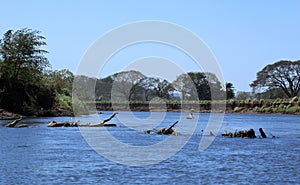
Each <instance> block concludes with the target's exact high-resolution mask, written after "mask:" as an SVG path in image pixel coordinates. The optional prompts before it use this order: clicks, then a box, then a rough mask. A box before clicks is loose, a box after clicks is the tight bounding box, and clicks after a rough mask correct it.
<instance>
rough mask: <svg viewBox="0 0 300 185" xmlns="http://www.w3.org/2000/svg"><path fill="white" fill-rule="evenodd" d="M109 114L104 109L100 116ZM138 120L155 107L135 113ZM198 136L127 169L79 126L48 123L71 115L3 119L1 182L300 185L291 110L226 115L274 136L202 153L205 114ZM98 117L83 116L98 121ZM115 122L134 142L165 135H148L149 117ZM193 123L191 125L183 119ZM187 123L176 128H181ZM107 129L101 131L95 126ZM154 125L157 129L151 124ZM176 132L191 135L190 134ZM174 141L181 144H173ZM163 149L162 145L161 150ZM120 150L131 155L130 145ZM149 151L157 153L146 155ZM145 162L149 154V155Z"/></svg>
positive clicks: (170, 117)
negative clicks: (17, 124) (18, 122)
mask: <svg viewBox="0 0 300 185" xmlns="http://www.w3.org/2000/svg"><path fill="white" fill-rule="evenodd" d="M110 114H111V112H104V114H103V115H100V119H102V118H105V117H107V116H108V115H110ZM135 114H137V116H138V118H139V119H142V118H143V114H145V117H149V113H135ZM199 117H200V120H199V122H198V126H197V128H196V131H195V133H194V135H193V136H192V137H191V139H190V140H189V142H188V143H187V144H186V145H185V147H184V148H183V149H182V150H181V151H179V152H178V153H177V154H176V155H175V156H173V157H171V158H169V159H168V160H165V161H163V162H161V163H159V164H155V165H149V166H144V167H128V166H125V165H120V164H116V163H114V162H111V161H109V160H107V159H105V158H103V157H101V156H100V155H98V154H97V153H96V152H95V151H93V150H92V149H91V148H90V147H89V145H88V144H87V143H86V142H85V140H84V138H83V137H82V136H81V134H80V131H79V129H78V128H71V127H69V128H48V127H47V123H48V122H50V121H52V120H56V121H72V120H74V119H73V118H69V117H63V118H58V117H56V118H34V119H26V120H24V121H23V123H27V124H29V127H28V128H19V129H17V128H6V127H4V126H3V125H4V124H5V123H7V121H0V124H1V126H0V144H1V148H0V159H1V161H0V170H1V173H0V182H1V183H0V184H32V183H33V184H61V183H79V184H87V183H90V184H92V183H98V184H99V183H113V182H115V183H118V184H119V183H126V184H145V183H154V184H163V183H177V184H196V183H197V184H289V183H290V184H297V183H299V182H300V175H299V173H298V172H299V171H300V155H299V154H300V144H299V143H300V116H292V115H248V114H229V115H225V119H224V121H223V125H222V129H221V130H220V132H219V133H218V134H221V133H222V132H223V131H224V130H227V131H231V132H234V131H235V129H238V130H243V129H249V128H253V129H254V130H255V131H256V134H257V135H258V134H259V132H258V128H260V127H262V128H264V130H265V132H266V134H267V136H269V137H270V136H271V135H275V136H277V137H278V138H275V139H271V138H267V139H242V138H222V137H220V136H217V137H216V139H215V140H214V142H213V144H212V145H210V147H209V148H208V149H206V150H205V151H202V152H199V151H198V145H199V141H200V140H201V137H202V136H201V130H202V129H204V128H205V126H206V123H207V120H208V117H209V114H200V116H199ZM95 118H97V116H96V115H94V116H83V117H81V118H80V119H81V122H82V123H92V122H94V121H95ZM178 118H179V113H167V114H166V118H165V119H164V120H163V121H162V123H161V124H159V125H158V126H157V127H162V126H169V125H171V124H172V123H173V122H174V120H176V119H178ZM112 122H113V123H117V124H118V125H120V126H119V127H116V128H109V131H110V132H111V133H112V135H113V136H114V137H116V138H118V139H120V140H121V141H123V142H127V143H129V144H132V145H151V144H154V143H157V142H159V141H162V140H163V139H164V138H165V137H167V136H160V135H145V134H144V133H143V132H142V131H141V130H142V128H145V123H143V124H141V125H140V126H139V125H137V126H136V127H138V128H137V129H135V128H127V127H126V125H122V124H120V123H119V120H118V119H117V118H114V119H113V120H112ZM185 124H187V123H185ZM181 127H184V125H183V124H181V125H178V126H177V127H176V129H177V130H178V131H180V130H181ZM97 129H99V131H100V132H101V129H105V128H97ZM149 129H152V128H149ZM178 137H186V136H185V135H182V136H178ZM175 144H176V143H175ZM158 151H159V149H158ZM120 155H124V156H126V155H127V154H126V151H122V152H121V153H120ZM148 155H159V152H158V153H155V154H148ZM145 160H146V157H145Z"/></svg>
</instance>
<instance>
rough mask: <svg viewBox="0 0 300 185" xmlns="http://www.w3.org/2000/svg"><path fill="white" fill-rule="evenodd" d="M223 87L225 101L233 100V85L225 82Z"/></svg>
mask: <svg viewBox="0 0 300 185" xmlns="http://www.w3.org/2000/svg"><path fill="white" fill-rule="evenodd" d="M225 86H226V99H227V100H228V99H232V98H234V96H235V94H234V87H233V84H232V83H231V82H227V83H226V84H225Z"/></svg>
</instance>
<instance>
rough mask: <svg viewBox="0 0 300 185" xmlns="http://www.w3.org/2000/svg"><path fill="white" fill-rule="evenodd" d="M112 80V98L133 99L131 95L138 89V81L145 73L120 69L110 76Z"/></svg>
mask: <svg viewBox="0 0 300 185" xmlns="http://www.w3.org/2000/svg"><path fill="white" fill-rule="evenodd" d="M111 78H112V80H113V85H112V90H111V97H112V98H113V99H114V100H121V101H122V100H123V101H124V100H127V101H131V100H133V95H134V94H135V93H136V92H137V91H138V90H139V89H140V88H139V82H140V80H142V79H143V78H145V75H143V74H142V73H140V72H138V71H122V72H119V73H116V74H114V75H112V76H111Z"/></svg>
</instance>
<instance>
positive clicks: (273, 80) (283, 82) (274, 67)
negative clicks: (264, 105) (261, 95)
mask: <svg viewBox="0 0 300 185" xmlns="http://www.w3.org/2000/svg"><path fill="white" fill-rule="evenodd" d="M250 86H251V87H252V88H253V90H254V91H255V90H256V89H259V90H263V91H264V90H271V89H274V88H280V89H282V90H283V92H284V93H285V94H286V95H287V96H288V97H290V98H291V97H294V96H297V95H298V94H299V90H300V60H298V61H294V62H292V61H287V60H281V61H279V62H276V63H274V64H269V65H267V66H266V67H264V68H263V69H262V70H261V71H259V72H258V73H257V74H256V80H254V81H253V82H252V83H251V84H250Z"/></svg>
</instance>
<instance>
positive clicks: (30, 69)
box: [0, 28, 50, 84]
mask: <svg viewBox="0 0 300 185" xmlns="http://www.w3.org/2000/svg"><path fill="white" fill-rule="evenodd" d="M39 33H40V32H39V31H32V30H31V29H27V28H24V29H21V30H17V31H16V32H14V31H13V30H8V31H7V32H6V33H5V34H4V37H3V39H1V40H0V55H1V58H2V62H1V78H2V79H6V80H9V81H17V80H22V81H26V83H31V84H37V82H39V81H40V79H41V76H42V74H43V72H44V70H45V69H46V68H47V67H49V66H50V64H49V61H48V59H47V58H46V57H45V56H44V54H46V53H48V52H47V51H46V50H43V49H40V47H42V46H44V45H46V42H45V41H44V40H45V37H43V36H41V35H39Z"/></svg>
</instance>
